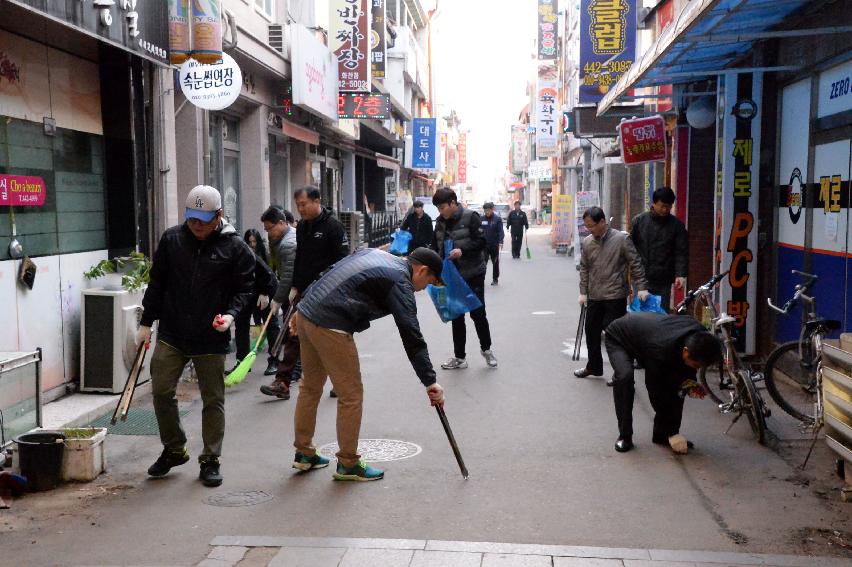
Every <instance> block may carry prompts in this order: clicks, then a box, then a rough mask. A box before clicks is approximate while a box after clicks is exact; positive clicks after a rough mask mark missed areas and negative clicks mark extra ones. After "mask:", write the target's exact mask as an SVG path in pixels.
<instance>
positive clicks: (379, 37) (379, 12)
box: [370, 0, 387, 79]
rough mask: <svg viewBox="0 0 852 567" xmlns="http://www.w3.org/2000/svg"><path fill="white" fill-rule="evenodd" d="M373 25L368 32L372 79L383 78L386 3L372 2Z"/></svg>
mask: <svg viewBox="0 0 852 567" xmlns="http://www.w3.org/2000/svg"><path fill="white" fill-rule="evenodd" d="M372 4H373V10H372V12H373V23H372V29H371V31H370V62H371V71H372V73H373V78H374V79H384V78H385V59H386V58H387V52H386V47H387V38H386V34H387V2H386V0H372Z"/></svg>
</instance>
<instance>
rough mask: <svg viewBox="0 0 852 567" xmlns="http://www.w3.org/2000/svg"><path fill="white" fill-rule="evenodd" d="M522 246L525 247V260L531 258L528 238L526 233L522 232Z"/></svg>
mask: <svg viewBox="0 0 852 567" xmlns="http://www.w3.org/2000/svg"><path fill="white" fill-rule="evenodd" d="M524 248H526V249H527V260H532V254H530V245H529V239H528V238H527V233H524Z"/></svg>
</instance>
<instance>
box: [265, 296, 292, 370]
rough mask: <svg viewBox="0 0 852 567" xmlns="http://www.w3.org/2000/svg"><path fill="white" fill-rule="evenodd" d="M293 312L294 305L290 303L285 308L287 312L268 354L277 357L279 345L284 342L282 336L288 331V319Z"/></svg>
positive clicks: (279, 349)
mask: <svg viewBox="0 0 852 567" xmlns="http://www.w3.org/2000/svg"><path fill="white" fill-rule="evenodd" d="M294 312H295V307H294V306H293V305H290V307H288V308H287V313H286V314H285V315H284V326H283V327H281V332H280V333H278V336H277V337H276V338H275V342H274V343H272V350H270V351H269V356H271V357H273V358H278V353H279V352H280V351H281V345H283V344H284V338H285V336H286V335H287V333H288V332H289V331H290V319H291V318H292V317H293V313H294Z"/></svg>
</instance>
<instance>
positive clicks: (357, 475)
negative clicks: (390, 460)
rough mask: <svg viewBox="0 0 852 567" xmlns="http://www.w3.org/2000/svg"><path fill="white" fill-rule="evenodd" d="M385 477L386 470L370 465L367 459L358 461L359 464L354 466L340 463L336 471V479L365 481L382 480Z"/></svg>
mask: <svg viewBox="0 0 852 567" xmlns="http://www.w3.org/2000/svg"><path fill="white" fill-rule="evenodd" d="M384 477H385V473H384V471H380V470H379V469H374V468H373V467H371V466H368V465H367V463H366V462H365V461H358V464H357V465H355V466H354V467H344V466H343V465H341V464H340V463H338V464H337V472H335V473H334V480H357V481H360V482H365V481H369V480H380V479H382V478H384Z"/></svg>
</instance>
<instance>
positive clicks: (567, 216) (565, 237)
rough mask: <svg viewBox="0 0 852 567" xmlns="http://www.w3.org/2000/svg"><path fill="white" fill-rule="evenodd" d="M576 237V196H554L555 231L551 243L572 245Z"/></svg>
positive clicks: (552, 233)
mask: <svg viewBox="0 0 852 567" xmlns="http://www.w3.org/2000/svg"><path fill="white" fill-rule="evenodd" d="M573 237H574V196H573V195H554V196H553V231H552V232H551V242H552V243H553V244H554V245H560V244H571V241H572V240H573Z"/></svg>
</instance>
